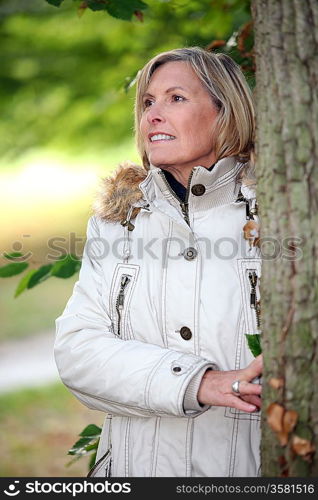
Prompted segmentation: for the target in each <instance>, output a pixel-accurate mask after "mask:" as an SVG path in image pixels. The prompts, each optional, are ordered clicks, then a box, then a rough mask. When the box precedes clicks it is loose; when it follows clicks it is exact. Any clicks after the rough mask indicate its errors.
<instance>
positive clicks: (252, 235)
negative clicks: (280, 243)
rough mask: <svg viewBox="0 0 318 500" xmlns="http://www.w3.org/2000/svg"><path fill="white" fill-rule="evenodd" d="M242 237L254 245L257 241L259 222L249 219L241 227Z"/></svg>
mask: <svg viewBox="0 0 318 500" xmlns="http://www.w3.org/2000/svg"><path fill="white" fill-rule="evenodd" d="M243 231H244V238H245V239H246V240H248V242H249V244H250V246H254V247H255V246H256V245H258V243H259V224H257V222H255V220H249V221H248V222H247V223H246V224H245V225H244V227H243Z"/></svg>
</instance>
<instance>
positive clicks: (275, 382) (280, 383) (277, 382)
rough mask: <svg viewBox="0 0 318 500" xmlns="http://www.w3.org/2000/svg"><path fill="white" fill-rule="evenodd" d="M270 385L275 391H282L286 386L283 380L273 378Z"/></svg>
mask: <svg viewBox="0 0 318 500" xmlns="http://www.w3.org/2000/svg"><path fill="white" fill-rule="evenodd" d="M268 383H269V385H270V386H271V387H272V388H273V389H280V388H281V387H284V385H285V381H284V379H283V378H271V379H270V380H269V382H268Z"/></svg>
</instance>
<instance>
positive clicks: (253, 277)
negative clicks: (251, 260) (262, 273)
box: [248, 271, 257, 309]
mask: <svg viewBox="0 0 318 500" xmlns="http://www.w3.org/2000/svg"><path fill="white" fill-rule="evenodd" d="M248 277H249V280H250V283H251V295H250V305H251V307H252V308H253V309H255V308H256V285H257V274H256V272H255V271H253V273H249V274H248Z"/></svg>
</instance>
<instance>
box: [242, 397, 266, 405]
mask: <svg viewBox="0 0 318 500" xmlns="http://www.w3.org/2000/svg"><path fill="white" fill-rule="evenodd" d="M242 399H243V401H246V403H250V404H252V405H255V406H257V407H258V408H261V407H262V400H261V398H260V397H259V396H253V395H252V396H242Z"/></svg>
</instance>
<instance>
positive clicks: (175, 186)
mask: <svg viewBox="0 0 318 500" xmlns="http://www.w3.org/2000/svg"><path fill="white" fill-rule="evenodd" d="M214 165H215V163H213V165H211V167H209V168H207V170H210V171H211V170H212V168H213V167H214ZM162 171H163V173H164V175H165V178H166V179H167V182H168V183H169V185H170V187H171V188H172V190H173V191H174V192H175V193H176V195H177V196H178V197H179V198H180V200H182V201H185V197H186V192H187V188H185V187H184V185H183V184H181V183H180V182H179V181H177V179H176V178H175V177H174V176H173V175H172V174H171V173H170V172H168V171H167V170H163V169H162Z"/></svg>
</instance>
